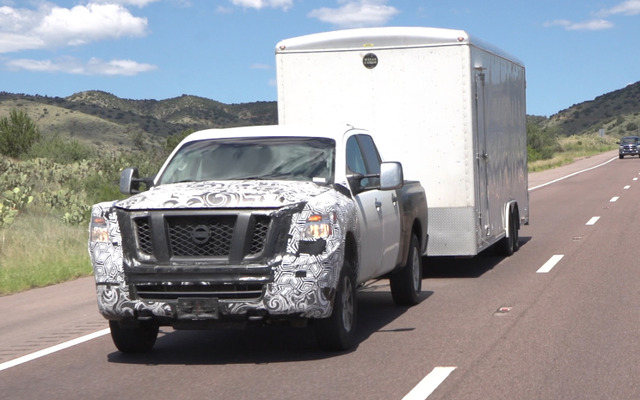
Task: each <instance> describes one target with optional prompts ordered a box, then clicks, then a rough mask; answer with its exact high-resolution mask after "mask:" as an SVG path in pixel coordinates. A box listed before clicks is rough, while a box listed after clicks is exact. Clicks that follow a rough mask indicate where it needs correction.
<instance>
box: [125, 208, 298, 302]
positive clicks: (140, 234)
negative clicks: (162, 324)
mask: <svg viewBox="0 0 640 400" xmlns="http://www.w3.org/2000/svg"><path fill="white" fill-rule="evenodd" d="M296 211H297V209H293V208H292V209H287V210H286V213H283V212H279V211H278V210H254V209H248V210H244V209H243V210H149V211H126V210H119V211H118V222H119V224H120V229H121V234H122V251H123V257H124V260H123V261H124V264H125V265H124V267H125V271H124V272H125V280H126V281H127V284H128V285H129V287H130V296H131V298H132V299H134V298H138V299H144V300H149V301H152V300H154V299H155V300H175V299H185V298H193V297H205V298H218V299H221V300H228V301H240V300H247V301H257V300H259V299H260V298H262V296H263V295H264V292H265V288H266V285H267V284H268V283H269V282H273V279H274V277H273V267H272V265H271V264H270V263H269V262H270V260H271V259H272V257H273V255H274V254H275V253H276V252H279V251H282V249H283V248H285V246H286V240H287V237H288V236H287V233H288V232H289V224H290V221H291V219H290V217H289V213H293V212H296Z"/></svg>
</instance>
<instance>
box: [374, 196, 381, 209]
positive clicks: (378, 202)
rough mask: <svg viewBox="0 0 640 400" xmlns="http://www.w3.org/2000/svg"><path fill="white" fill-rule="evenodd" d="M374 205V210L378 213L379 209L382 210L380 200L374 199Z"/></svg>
mask: <svg viewBox="0 0 640 400" xmlns="http://www.w3.org/2000/svg"><path fill="white" fill-rule="evenodd" d="M375 205H376V209H377V210H378V211H379V210H380V208H382V202H381V201H380V200H378V199H376V203H375Z"/></svg>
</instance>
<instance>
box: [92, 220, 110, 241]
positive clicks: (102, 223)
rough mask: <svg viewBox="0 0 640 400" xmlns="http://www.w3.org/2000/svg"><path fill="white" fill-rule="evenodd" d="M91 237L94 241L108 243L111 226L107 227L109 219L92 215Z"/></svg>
mask: <svg viewBox="0 0 640 400" xmlns="http://www.w3.org/2000/svg"><path fill="white" fill-rule="evenodd" d="M89 237H90V238H91V239H90V240H91V242H93V243H108V242H109V228H108V227H107V220H105V219H104V218H103V217H91V226H90V227H89Z"/></svg>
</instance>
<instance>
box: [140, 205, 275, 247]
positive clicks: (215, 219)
mask: <svg viewBox="0 0 640 400" xmlns="http://www.w3.org/2000/svg"><path fill="white" fill-rule="evenodd" d="M151 218H152V217H151V216H144V217H137V218H134V225H135V235H136V239H137V242H138V249H139V251H140V252H141V253H143V254H145V255H149V256H154V255H156V254H155V253H156V252H157V250H158V249H159V248H161V247H162V246H164V247H165V248H168V249H169V257H228V256H229V255H230V253H231V249H232V244H233V241H234V240H239V241H242V242H243V243H241V244H240V246H241V247H242V248H243V249H244V251H243V256H248V257H255V256H258V255H260V254H261V253H262V252H263V251H264V248H265V244H266V240H267V235H268V233H269V226H270V222H271V221H270V218H269V216H267V215H252V216H251V219H250V223H249V224H248V225H247V226H246V229H247V230H248V232H242V233H239V235H238V236H237V237H236V239H234V233H235V232H236V225H237V222H238V218H237V215H185V216H182V215H179V216H172V215H166V216H164V218H163V224H162V225H161V226H160V229H164V230H166V234H162V235H154V234H153V232H152V226H155V225H153V224H152V223H150V219H151ZM154 229H158V227H156V228H154ZM245 234H246V235H245ZM158 238H162V241H163V243H156V242H157V241H158V240H159V239H158ZM245 241H246V243H244V242H245Z"/></svg>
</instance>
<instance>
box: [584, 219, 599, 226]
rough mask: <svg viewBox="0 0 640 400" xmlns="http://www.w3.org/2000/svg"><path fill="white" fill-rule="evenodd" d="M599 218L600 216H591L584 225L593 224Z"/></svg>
mask: <svg viewBox="0 0 640 400" xmlns="http://www.w3.org/2000/svg"><path fill="white" fill-rule="evenodd" d="M599 219H600V217H593V218H591V219H590V220H589V221H587V223H586V225H595V224H596V222H598V220H599Z"/></svg>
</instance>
